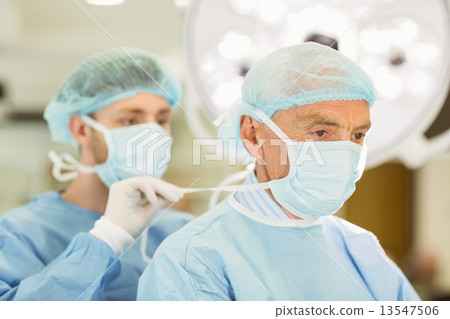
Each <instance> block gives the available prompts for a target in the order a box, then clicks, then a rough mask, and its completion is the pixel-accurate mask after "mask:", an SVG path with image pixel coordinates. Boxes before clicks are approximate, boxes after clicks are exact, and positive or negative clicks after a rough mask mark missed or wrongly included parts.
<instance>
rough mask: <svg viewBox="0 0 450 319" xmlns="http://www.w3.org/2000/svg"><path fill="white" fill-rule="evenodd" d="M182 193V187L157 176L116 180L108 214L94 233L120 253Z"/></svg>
mask: <svg viewBox="0 0 450 319" xmlns="http://www.w3.org/2000/svg"><path fill="white" fill-rule="evenodd" d="M182 196H183V189H182V188H180V187H178V186H175V185H173V184H170V183H167V182H165V181H163V180H161V179H159V178H156V177H153V176H140V177H133V178H129V179H125V180H123V181H120V182H117V183H114V184H112V185H111V187H110V189H109V196H108V203H107V205H106V210H105V214H104V215H103V216H102V217H101V218H100V219H99V220H98V221H97V222H96V223H95V225H94V228H93V229H92V230H91V231H90V233H91V234H93V235H94V236H96V237H98V238H100V239H102V240H104V241H105V242H106V243H107V244H109V245H110V246H111V247H112V248H113V250H114V251H115V252H116V253H117V254H119V253H121V252H122V251H124V248H125V247H126V246H127V245H129V244H131V243H132V242H133V239H135V238H136V237H138V236H139V234H140V233H141V232H142V231H144V230H145V227H146V226H147V225H148V223H149V222H150V220H151V218H152V217H153V215H154V214H155V212H156V211H157V210H158V209H160V208H161V207H162V206H163V205H164V204H165V203H166V202H167V201H171V202H176V201H178V200H179V199H180V198H181V197H182ZM124 232H125V233H124ZM127 235H128V236H127Z"/></svg>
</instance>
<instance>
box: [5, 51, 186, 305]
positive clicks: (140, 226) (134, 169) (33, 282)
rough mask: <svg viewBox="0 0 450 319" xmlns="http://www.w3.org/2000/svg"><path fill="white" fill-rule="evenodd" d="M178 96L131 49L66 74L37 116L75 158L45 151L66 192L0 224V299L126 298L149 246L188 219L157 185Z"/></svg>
mask: <svg viewBox="0 0 450 319" xmlns="http://www.w3.org/2000/svg"><path fill="white" fill-rule="evenodd" d="M180 95H181V88H180V84H179V83H178V80H177V79H176V77H175V76H174V74H173V73H172V71H171V70H170V69H169V68H168V66H167V65H166V64H165V63H164V62H163V61H162V60H161V59H160V58H159V57H157V56H156V55H154V54H152V53H150V52H147V51H145V50H141V49H135V48H125V49H113V50H109V51H105V52H101V53H98V54H96V55H94V56H92V57H90V58H88V59H87V60H85V61H83V62H81V64H79V66H78V67H77V68H76V69H75V70H74V71H73V72H72V73H71V74H70V75H69V76H68V78H67V79H66V80H65V82H64V83H63V84H62V86H61V87H60V88H59V91H58V92H57V93H56V96H55V97H54V98H53V99H52V101H51V102H50V104H49V105H48V106H47V108H46V109H45V113H44V117H45V119H46V120H47V122H48V125H49V128H50V132H51V136H52V139H53V140H54V141H57V142H63V143H68V144H72V145H75V146H76V147H77V148H78V150H79V156H80V161H79V162H78V161H75V160H74V159H73V158H71V157H70V156H69V155H67V154H63V155H61V156H58V155H56V153H54V152H51V154H50V155H51V159H52V161H53V162H54V167H53V174H54V176H55V177H57V178H58V179H59V180H70V179H73V178H74V180H73V182H72V183H71V184H70V186H69V187H68V188H67V189H65V190H63V191H61V192H54V191H49V192H47V193H44V194H42V195H40V196H37V197H36V198H34V199H33V200H32V201H31V202H30V203H28V204H26V205H24V206H21V207H18V208H15V209H13V210H11V211H9V212H7V213H6V214H5V215H4V216H2V218H1V219H0V300H135V299H136V291H137V283H138V278H139V276H140V275H141V273H142V272H143V270H144V269H145V266H146V265H147V263H148V261H149V260H150V258H151V256H152V255H153V253H154V252H155V250H156V248H157V247H158V245H159V244H160V243H161V242H162V241H163V240H164V239H165V238H166V237H167V236H168V235H169V234H171V233H173V232H174V231H176V230H178V229H179V228H181V227H182V226H184V225H185V224H186V223H188V222H189V221H190V220H191V219H192V218H191V216H190V215H188V214H186V213H181V212H176V211H173V210H168V209H162V208H161V206H162V205H163V204H164V203H165V202H166V201H168V200H170V201H176V200H177V199H178V198H179V197H180V196H181V190H180V189H179V188H178V187H176V186H173V185H171V184H168V183H165V182H164V181H162V180H161V179H160V178H161V176H162V175H163V173H164V171H165V170H166V168H167V163H168V161H169V158H168V154H170V147H171V141H172V139H171V136H170V127H169V124H170V119H171V114H172V109H173V107H174V106H175V105H176V104H177V103H178V101H179V100H180ZM130 142H134V144H129V143H130ZM139 143H140V144H139ZM129 145H132V146H134V147H135V148H137V147H138V146H139V145H141V146H142V145H144V149H145V150H146V155H147V157H148V158H147V157H145V156H142V154H140V155H141V156H139V153H138V152H137V151H136V152H132V151H130V150H129V149H127V146H129ZM155 145H158V147H156V146H155ZM152 146H155V147H152ZM30 160H31V161H32V160H33V159H32V158H30ZM148 163H153V165H152V164H148ZM120 180H126V181H124V182H123V183H121V184H118V185H117V183H116V184H114V183H115V182H117V181H120ZM124 195H126V196H124ZM107 206H108V207H110V208H114V210H113V211H112V212H109V211H108V210H107V209H106V207H107ZM105 210H106V212H105ZM110 210H111V209H110ZM118 213H119V214H118ZM147 229H148V231H147V232H146V230H147ZM141 234H142V236H141Z"/></svg>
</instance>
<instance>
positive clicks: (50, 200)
mask: <svg viewBox="0 0 450 319" xmlns="http://www.w3.org/2000/svg"><path fill="white" fill-rule="evenodd" d="M57 197H58V194H57V193H56V192H47V193H44V194H41V195H38V196H36V197H35V198H33V199H32V200H31V201H30V202H29V203H27V204H25V205H22V206H19V207H16V208H13V209H11V210H9V211H8V212H6V213H5V214H4V215H3V216H1V218H0V224H1V225H8V226H10V225H15V224H21V225H22V226H23V225H26V224H27V223H39V220H40V219H41V218H43V215H45V214H46V213H51V211H53V209H52V208H54V206H55V202H56V198H57Z"/></svg>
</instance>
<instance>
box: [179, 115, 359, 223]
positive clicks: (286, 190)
mask: <svg viewBox="0 0 450 319" xmlns="http://www.w3.org/2000/svg"><path fill="white" fill-rule="evenodd" d="M253 112H254V115H255V116H256V117H259V118H260V119H261V120H262V121H263V122H264V123H265V124H266V125H267V126H268V127H269V128H271V129H272V131H273V132H274V133H275V134H276V135H277V136H278V137H279V138H280V139H282V141H284V142H285V143H286V146H287V155H288V159H289V165H290V167H289V173H288V175H287V176H286V177H284V178H281V179H276V180H272V181H269V182H266V183H259V184H253V185H238V186H225V187H215V188H213V189H203V190H226V191H233V190H234V191H250V190H258V189H260V190H262V189H270V190H271V191H272V194H273V197H274V198H275V199H276V201H277V202H278V203H279V204H280V205H281V206H282V207H283V208H284V209H286V210H287V211H288V212H289V213H291V214H293V215H295V216H298V217H300V218H302V219H314V218H318V217H322V216H327V215H332V214H334V213H336V212H337V211H338V210H339V208H341V207H342V205H343V204H344V203H345V201H346V200H347V199H348V198H349V197H350V196H351V195H352V194H353V192H354V191H355V188H356V186H355V183H356V182H357V181H358V180H359V179H360V178H361V176H362V173H363V171H364V166H365V161H366V155H367V147H366V146H365V145H364V146H360V145H358V144H356V143H354V142H350V141H335V142H312V141H311V142H294V141H292V140H291V139H290V138H289V137H288V136H287V135H286V134H285V133H284V132H283V131H282V130H281V129H280V128H279V127H278V126H277V125H276V124H275V123H274V122H273V121H272V120H271V119H270V118H269V117H268V116H267V115H266V114H265V113H263V112H262V111H261V110H259V109H256V108H255V109H254V110H253ZM196 191H201V189H190V190H188V191H187V192H196Z"/></svg>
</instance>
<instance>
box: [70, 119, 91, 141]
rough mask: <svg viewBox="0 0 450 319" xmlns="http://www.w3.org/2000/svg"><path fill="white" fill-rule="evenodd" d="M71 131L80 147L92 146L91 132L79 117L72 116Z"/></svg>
mask: <svg viewBox="0 0 450 319" xmlns="http://www.w3.org/2000/svg"><path fill="white" fill-rule="evenodd" d="M69 131H70V134H72V137H73V138H74V139H75V141H77V143H78V144H79V145H80V146H90V145H91V130H90V127H89V126H88V125H86V123H84V121H83V119H82V118H81V116H79V115H72V116H71V117H70V119H69Z"/></svg>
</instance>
